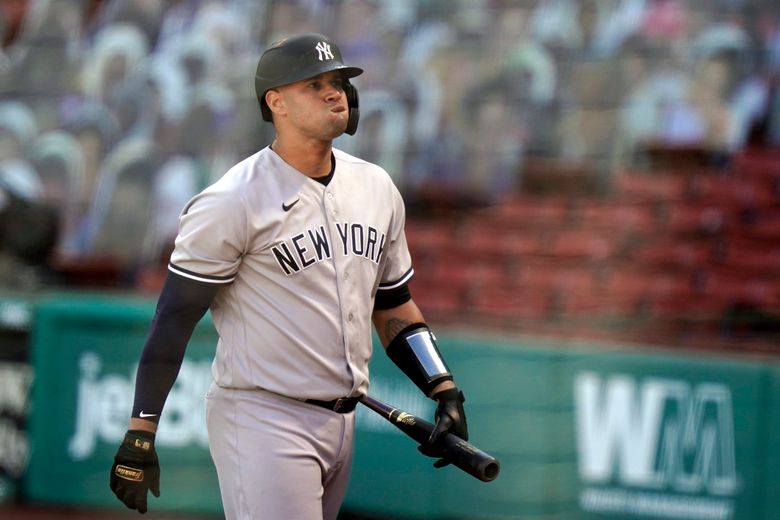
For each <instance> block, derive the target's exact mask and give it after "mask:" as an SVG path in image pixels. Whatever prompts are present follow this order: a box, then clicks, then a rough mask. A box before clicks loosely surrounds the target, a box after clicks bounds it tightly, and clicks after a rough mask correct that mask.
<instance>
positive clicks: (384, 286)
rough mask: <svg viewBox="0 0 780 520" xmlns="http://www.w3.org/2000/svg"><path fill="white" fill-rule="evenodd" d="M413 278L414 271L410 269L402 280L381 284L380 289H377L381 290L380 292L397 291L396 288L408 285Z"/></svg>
mask: <svg viewBox="0 0 780 520" xmlns="http://www.w3.org/2000/svg"><path fill="white" fill-rule="evenodd" d="M412 276H414V269H413V268H411V267H410V268H409V270H408V271H406V273H405V274H404V275H403V276H402V277H401V278H399V279H398V280H397V281H395V282H385V283H380V284H379V287H377V289H378V290H380V291H387V290H390V289H395V288H396V287H400V286H402V285H403V284H405V283H407V282H408V281H409V280H411V279H412Z"/></svg>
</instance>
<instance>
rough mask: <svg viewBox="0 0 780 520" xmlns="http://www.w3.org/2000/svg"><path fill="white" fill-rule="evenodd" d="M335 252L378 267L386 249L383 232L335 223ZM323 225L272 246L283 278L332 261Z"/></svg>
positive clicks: (330, 246) (363, 225)
mask: <svg viewBox="0 0 780 520" xmlns="http://www.w3.org/2000/svg"><path fill="white" fill-rule="evenodd" d="M334 227H335V231H336V236H338V238H339V240H338V244H336V248H338V249H337V250H338V251H339V252H340V254H341V255H342V256H349V255H351V256H355V257H362V258H365V259H367V260H370V261H371V262H373V263H374V264H377V265H379V261H380V259H381V258H382V251H383V250H384V247H385V238H386V235H385V233H382V232H380V231H379V230H378V229H376V228H375V227H373V226H369V225H367V224H361V223H350V222H335V223H334ZM330 236H331V234H330V233H327V232H326V230H325V226H317V227H316V228H309V229H306V230H304V231H302V232H300V233H296V234H295V235H292V236H291V237H289V238H287V239H285V240H283V241H282V242H281V243H279V244H277V245H274V246H272V247H271V252H272V253H273V255H274V258H276V262H277V264H278V265H279V267H280V268H281V269H282V271H283V272H284V274H285V275H287V276H290V275H292V274H295V273H297V272H299V271H301V270H302V269H306V268H307V267H309V266H311V265H312V264H315V263H317V262H322V261H323V260H329V259H331V258H332V254H333V251H334V246H333V244H331V241H330Z"/></svg>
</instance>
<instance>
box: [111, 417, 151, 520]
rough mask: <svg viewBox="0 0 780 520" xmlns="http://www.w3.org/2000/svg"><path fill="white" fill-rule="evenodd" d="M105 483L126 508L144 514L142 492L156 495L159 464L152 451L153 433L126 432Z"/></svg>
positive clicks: (143, 494) (144, 499) (144, 496)
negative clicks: (107, 480) (109, 475)
mask: <svg viewBox="0 0 780 520" xmlns="http://www.w3.org/2000/svg"><path fill="white" fill-rule="evenodd" d="M109 484H110V486H111V491H113V492H114V494H115V495H116V496H117V498H118V499H119V500H121V501H122V502H123V503H124V504H125V505H126V506H127V507H129V508H130V509H137V510H138V512H139V513H146V491H147V490H149V491H151V492H152V494H153V495H154V496H156V497H159V496H160V463H159V461H158V460H157V452H156V451H155V449H154V433H152V432H147V431H143V430H128V432H127V433H126V434H125V438H124V440H123V441H122V444H120V445H119V449H118V450H117V452H116V455H115V456H114V465H113V466H111V478H110V480H109Z"/></svg>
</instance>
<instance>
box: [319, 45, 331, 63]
mask: <svg viewBox="0 0 780 520" xmlns="http://www.w3.org/2000/svg"><path fill="white" fill-rule="evenodd" d="M315 49H317V55H318V57H319V59H320V61H324V60H332V59H333V53H332V52H331V51H330V44H329V43H327V42H319V43H318V44H317V46H316V47H315Z"/></svg>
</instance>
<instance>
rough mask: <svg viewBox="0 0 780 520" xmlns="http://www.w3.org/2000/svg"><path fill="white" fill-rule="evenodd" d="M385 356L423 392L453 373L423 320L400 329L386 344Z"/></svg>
mask: <svg viewBox="0 0 780 520" xmlns="http://www.w3.org/2000/svg"><path fill="white" fill-rule="evenodd" d="M387 356H388V357H389V358H390V359H391V360H392V361H393V363H395V364H396V365H398V367H399V368H400V369H401V370H402V371H403V372H404V374H406V376H407V377H408V378H409V379H411V380H412V382H413V383H414V384H416V385H417V386H418V387H419V388H420V390H422V391H423V393H425V395H428V396H429V395H430V394H431V391H432V390H433V389H434V388H435V387H436V386H437V385H438V384H439V383H441V382H442V381H452V374H451V373H450V369H449V368H448V367H447V364H446V363H445V362H444V359H443V358H442V357H441V353H440V352H439V349H438V347H437V346H436V338H435V337H434V335H433V333H432V332H431V330H430V329H429V328H428V325H426V324H425V323H422V322H419V323H413V324H412V325H409V326H408V327H406V328H404V329H403V330H401V332H399V333H398V334H397V335H396V336H395V338H393V340H392V341H391V342H390V344H389V345H388V346H387Z"/></svg>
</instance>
